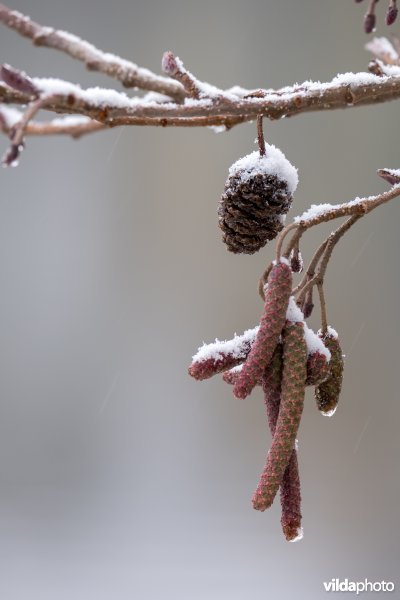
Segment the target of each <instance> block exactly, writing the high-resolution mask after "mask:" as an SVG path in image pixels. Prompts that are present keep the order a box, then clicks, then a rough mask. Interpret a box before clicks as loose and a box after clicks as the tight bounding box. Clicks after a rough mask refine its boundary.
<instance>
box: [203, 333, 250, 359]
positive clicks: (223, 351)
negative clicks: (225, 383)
mask: <svg viewBox="0 0 400 600" xmlns="http://www.w3.org/2000/svg"><path fill="white" fill-rule="evenodd" d="M258 330H259V325H257V327H254V328H253V329H247V330H246V331H245V332H244V333H243V334H242V335H235V336H234V338H233V339H232V340H226V341H221V340H218V339H216V340H215V342H213V343H211V344H205V343H204V344H203V345H202V346H200V348H199V349H198V351H197V353H196V354H195V355H194V356H193V362H203V361H205V360H209V359H210V358H211V359H213V360H218V359H220V358H222V357H223V356H226V355H227V354H228V355H231V356H232V357H233V358H245V357H246V352H247V350H248V344H252V343H253V342H254V340H255V338H256V335H257V332H258Z"/></svg>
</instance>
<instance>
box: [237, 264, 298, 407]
mask: <svg viewBox="0 0 400 600" xmlns="http://www.w3.org/2000/svg"><path fill="white" fill-rule="evenodd" d="M291 291H292V271H291V268H290V266H289V265H288V264H287V263H286V262H279V263H278V264H276V265H274V266H273V268H272V269H271V272H270V274H269V277H268V287H267V290H266V294H265V305H264V313H263V315H262V317H261V321H260V328H259V330H258V333H257V336H256V339H255V341H254V344H253V345H252V348H251V350H250V352H249V355H248V356H247V359H246V361H245V363H244V364H243V369H242V371H241V373H240V376H239V379H238V381H237V383H236V384H235V387H234V390H233V393H234V394H235V396H236V397H237V398H242V399H243V398H246V396H248V395H249V394H250V392H251V391H252V389H253V388H254V386H255V385H257V382H258V381H260V379H261V377H262V375H263V372H264V370H265V367H266V366H267V365H268V363H269V362H270V360H271V358H272V355H273V353H274V350H275V348H276V346H277V344H278V341H279V336H280V334H281V332H282V329H283V326H284V324H285V319H286V311H287V307H288V303H289V297H290V294H291Z"/></svg>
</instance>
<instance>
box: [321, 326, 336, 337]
mask: <svg viewBox="0 0 400 600" xmlns="http://www.w3.org/2000/svg"><path fill="white" fill-rule="evenodd" d="M320 331H321V330H320ZM320 331H318V333H320ZM328 334H329V335H330V337H331V338H334V339H335V340H337V339H338V337H339V336H338V333H337V331H336V329H333V327H331V326H330V325H328Z"/></svg>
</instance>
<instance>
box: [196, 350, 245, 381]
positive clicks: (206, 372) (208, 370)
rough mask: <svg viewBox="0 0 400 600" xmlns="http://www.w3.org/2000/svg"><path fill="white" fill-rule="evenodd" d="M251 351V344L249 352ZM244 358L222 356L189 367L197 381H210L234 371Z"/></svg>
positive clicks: (197, 362)
mask: <svg viewBox="0 0 400 600" xmlns="http://www.w3.org/2000/svg"><path fill="white" fill-rule="evenodd" d="M249 351H250V344H249V348H248V352H249ZM243 360H244V359H243V358H235V357H233V356H232V354H222V356H221V357H219V358H218V359H215V358H207V359H206V360H202V361H195V362H193V363H192V364H191V365H190V367H189V375H191V376H192V377H193V378H194V379H197V381H201V380H202V379H209V378H210V377H212V376H213V375H217V374H218V373H222V372H223V371H227V370H228V369H232V368H233V367H236V366H237V365H240V364H241V363H242V362H243Z"/></svg>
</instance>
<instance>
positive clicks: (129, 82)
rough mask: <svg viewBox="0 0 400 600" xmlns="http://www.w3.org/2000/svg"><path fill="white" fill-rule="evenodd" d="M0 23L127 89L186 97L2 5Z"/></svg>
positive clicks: (171, 85) (158, 78)
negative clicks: (65, 55) (132, 88)
mask: <svg viewBox="0 0 400 600" xmlns="http://www.w3.org/2000/svg"><path fill="white" fill-rule="evenodd" d="M0 22H1V23H3V24H4V25H6V26H7V27H9V28H10V29H13V30H14V31H16V32H17V33H19V34H20V35H22V36H24V37H26V38H29V39H30V40H32V42H33V43H34V44H35V46H45V47H47V48H52V49H54V50H60V51H61V52H64V53H65V54H68V55H69V56H71V57H72V58H75V59H77V60H80V61H82V62H83V63H84V64H85V65H86V67H87V68H88V69H89V70H91V71H99V72H100V73H104V74H105V75H109V76H110V77H113V78H115V79H118V80H119V81H120V82H121V83H122V84H123V85H124V86H125V87H136V88H140V89H143V90H150V91H155V92H160V93H161V94H166V95H167V96H171V97H172V98H175V99H176V100H179V101H180V100H182V99H183V98H184V97H185V91H184V89H183V87H182V86H181V85H180V84H179V83H177V82H175V81H172V80H171V79H169V78H167V77H161V76H159V75H156V74H155V73H152V72H151V71H149V70H148V69H143V68H141V67H138V65H136V64H135V63H133V62H131V61H128V60H125V59H122V58H119V57H118V56H116V55H114V54H110V53H109V52H103V51H102V50H99V49H98V48H96V47H95V46H94V45H93V44H89V43H88V42H86V41H84V40H82V39H81V38H79V37H78V36H76V35H73V34H71V33H68V32H66V31H57V30H56V29H54V28H53V27H46V26H43V25H39V23H35V21H32V19H30V18H29V17H28V16H26V15H24V14H22V13H20V12H18V11H16V10H11V9H10V8H8V7H7V6H5V5H4V4H0Z"/></svg>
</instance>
